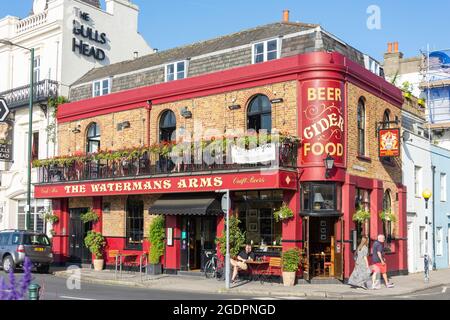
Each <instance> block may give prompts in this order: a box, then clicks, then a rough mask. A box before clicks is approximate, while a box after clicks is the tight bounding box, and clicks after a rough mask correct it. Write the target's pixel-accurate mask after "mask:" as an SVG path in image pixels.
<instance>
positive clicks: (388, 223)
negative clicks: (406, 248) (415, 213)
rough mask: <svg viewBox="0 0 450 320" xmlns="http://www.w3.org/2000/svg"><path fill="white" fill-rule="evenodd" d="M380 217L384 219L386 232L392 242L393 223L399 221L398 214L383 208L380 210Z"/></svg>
mask: <svg viewBox="0 0 450 320" xmlns="http://www.w3.org/2000/svg"><path fill="white" fill-rule="evenodd" d="M380 219H381V220H382V221H383V227H384V231H385V232H384V233H385V234H386V235H387V240H388V242H390V240H391V238H392V223H395V222H396V221H397V216H396V215H395V214H394V213H392V211H390V210H383V211H381V212H380Z"/></svg>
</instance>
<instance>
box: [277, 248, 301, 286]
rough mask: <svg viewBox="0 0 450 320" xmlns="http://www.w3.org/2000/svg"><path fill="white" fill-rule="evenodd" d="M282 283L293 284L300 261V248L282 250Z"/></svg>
mask: <svg viewBox="0 0 450 320" xmlns="http://www.w3.org/2000/svg"><path fill="white" fill-rule="evenodd" d="M281 261H282V268H283V284H284V286H286V287H292V286H294V284H295V275H296V273H297V271H298V268H299V263H300V250H299V249H297V248H294V249H290V250H287V251H285V252H283V254H282V257H281Z"/></svg>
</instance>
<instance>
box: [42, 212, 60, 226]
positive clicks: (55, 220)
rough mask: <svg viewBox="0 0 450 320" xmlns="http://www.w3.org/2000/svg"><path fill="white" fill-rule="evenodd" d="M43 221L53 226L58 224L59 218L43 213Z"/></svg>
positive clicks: (50, 213) (49, 213)
mask: <svg viewBox="0 0 450 320" xmlns="http://www.w3.org/2000/svg"><path fill="white" fill-rule="evenodd" d="M44 220H45V221H47V222H48V223H50V224H51V225H54V224H56V223H58V221H59V218H58V216H57V215H54V214H53V212H46V213H44Z"/></svg>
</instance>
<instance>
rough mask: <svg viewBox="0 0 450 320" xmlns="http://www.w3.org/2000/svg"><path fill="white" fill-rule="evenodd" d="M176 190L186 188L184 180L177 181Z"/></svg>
mask: <svg viewBox="0 0 450 320" xmlns="http://www.w3.org/2000/svg"><path fill="white" fill-rule="evenodd" d="M178 188H179V189H185V188H187V185H186V180H185V179H180V181H178Z"/></svg>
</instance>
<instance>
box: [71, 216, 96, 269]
mask: <svg viewBox="0 0 450 320" xmlns="http://www.w3.org/2000/svg"><path fill="white" fill-rule="evenodd" d="M88 210H89V208H77V209H70V210H69V216H70V221H69V262H72V263H80V264H90V263H91V260H92V255H91V253H90V251H89V250H88V249H87V248H86V246H85V245H84V238H85V237H86V235H87V233H88V231H90V230H92V223H91V222H89V223H84V222H83V221H81V218H80V216H81V215H82V214H83V213H86V212H88Z"/></svg>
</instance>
